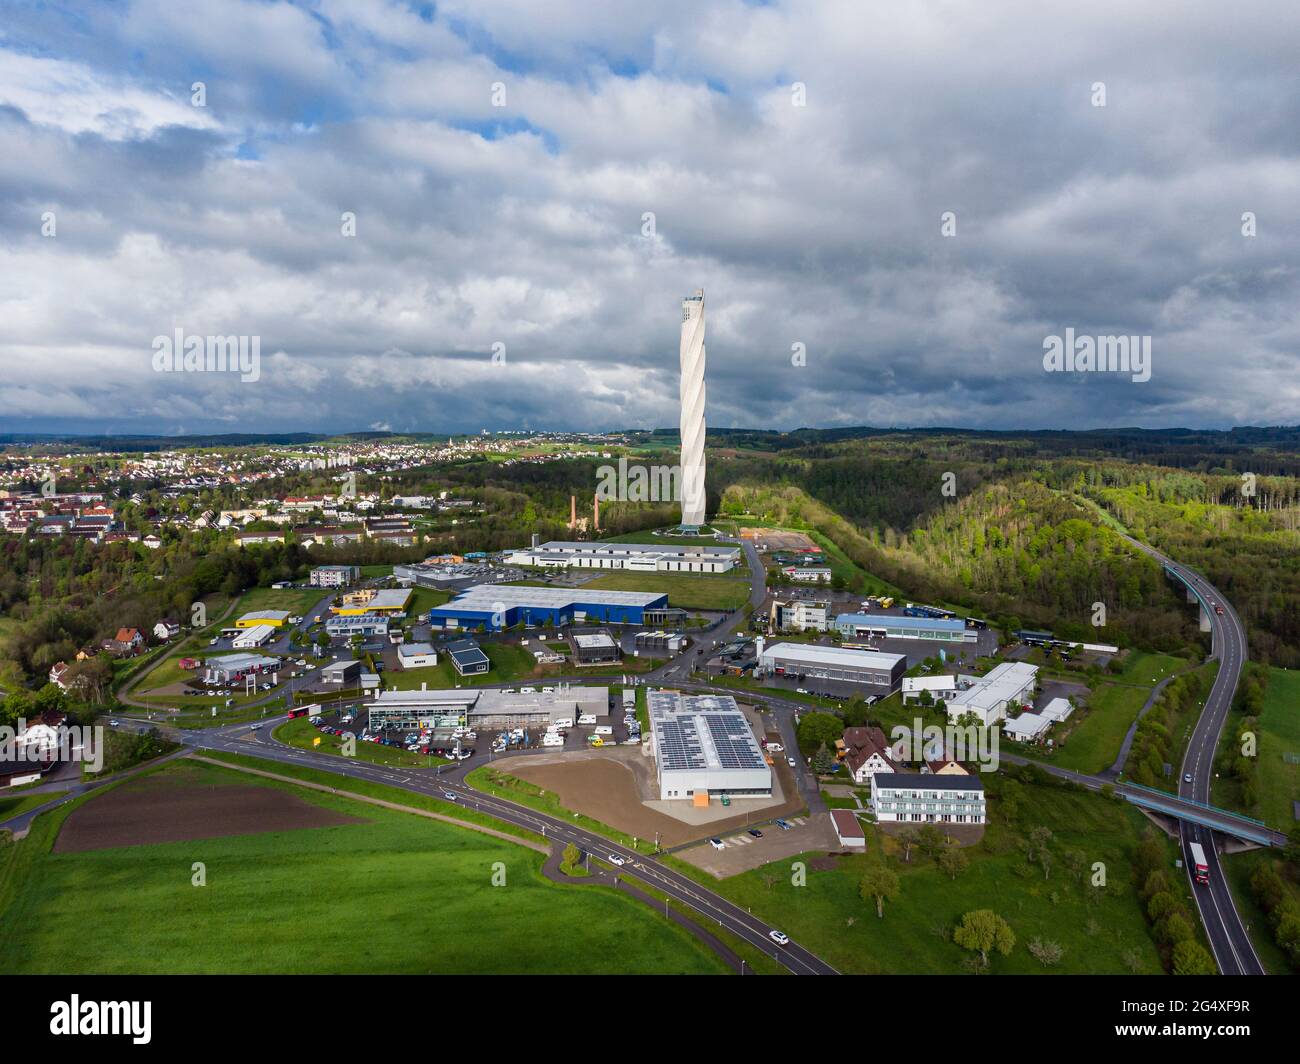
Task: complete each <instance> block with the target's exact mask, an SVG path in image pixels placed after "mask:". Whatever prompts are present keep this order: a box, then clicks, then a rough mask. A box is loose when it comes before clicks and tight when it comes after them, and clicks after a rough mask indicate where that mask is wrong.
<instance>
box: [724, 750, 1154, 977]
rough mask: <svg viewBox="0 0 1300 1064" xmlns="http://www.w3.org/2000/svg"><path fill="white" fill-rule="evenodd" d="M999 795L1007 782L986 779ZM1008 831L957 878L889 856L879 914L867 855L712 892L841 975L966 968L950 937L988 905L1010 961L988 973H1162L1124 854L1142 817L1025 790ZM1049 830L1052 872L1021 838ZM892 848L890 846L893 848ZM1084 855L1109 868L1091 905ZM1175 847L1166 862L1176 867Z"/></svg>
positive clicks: (999, 960)
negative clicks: (1054, 953)
mask: <svg viewBox="0 0 1300 1064" xmlns="http://www.w3.org/2000/svg"><path fill="white" fill-rule="evenodd" d="M984 779H985V786H986V788H987V791H988V793H989V794H990V795H992V796H995V801H994V803H993V805H994V807H995V808H996V795H997V794H998V793H999V792H1000V790H1001V788H1002V787H1004V786H1005V782H1006V781H1004V780H1002V779H1001V777H994V776H988V775H986V776H985V777H984ZM1019 821H1020V822H1019V823H1017V824H1016V825H1014V826H1010V825H1005V824H1001V823H998V822H997V820H996V814H995V821H994V822H993V823H991V824H989V825H988V829H987V834H986V835H985V838H984V840H983V841H982V842H981V843H979V844H978V845H977V846H975V847H972V848H970V849H968V850H967V854H968V856H969V857H970V866H969V867H968V868H967V870H966V871H965V872H964V873H962V874H961V875H960V876H958V878H957V879H956V880H955V881H953V880H951V879H949V878H948V877H947V876H945V875H944V874H942V873H941V872H940V871H939V870H938V868H937V867H936V866H935V863H934V862H933V861H932V860H930V859H928V858H925V857H922V856H921V855H920V854H919V853H917V852H916V851H915V850H914V851H913V853H912V860H911V863H908V864H905V863H903V861H902V859H901V855H900V854H898V853H895V852H891V854H890V856H888V857H886V858H885V860H886V861H887V862H888V864H889V867H890V868H891V869H893V870H894V871H895V872H896V873H897V875H898V878H899V881H900V890H899V894H898V896H897V898H896V899H895V900H894V901H892V902H886V903H885V915H884V919H883V920H881V919H877V917H876V912H875V906H874V903H869V902H864V901H863V900H862V899H861V898H860V897H859V895H858V881H859V879H860V877H861V874H862V870H863V866H864V865H865V863H866V861H867V858H866V857H863V856H855V857H850V858H845V859H842V860H841V862H840V863H839V864H838V865H837V866H836V868H835V869H834V870H829V871H814V870H813V869H812V868H811V867H809V868H808V871H807V885H806V886H795V885H793V883H792V872H791V863H792V862H793V861H804V862H805V863H806V862H807V861H809V860H811V859H812V858H814V857H815V856H817V855H815V854H807V855H802V856H800V857H797V858H792V859H790V860H786V861H777V862H773V863H772V864H769V865H764V866H763V867H761V868H758V869H755V870H753V871H750V872H745V873H742V874H741V875H738V876H733V877H731V878H729V879H725V880H723V881H722V882H721V883H720V884H719V885H718V887H717V889H719V890H720V891H721V892H722V893H724V894H726V895H727V896H728V897H730V898H731V899H732V900H733V901H735V902H737V903H738V904H741V905H746V906H749V907H750V908H751V909H752V910H753V911H754V913H755V914H756V915H759V916H761V917H762V918H763V919H765V920H768V921H770V922H771V923H772V924H774V925H775V926H777V927H779V928H780V929H781V930H783V931H785V932H786V933H788V934H790V935H792V936H793V937H795V938H796V939H797V940H798V941H799V942H800V943H802V944H803V945H806V946H807V947H808V948H809V949H811V950H812V951H813V952H814V953H817V954H818V955H820V956H821V957H823V958H825V959H826V960H827V961H829V962H830V963H831V964H833V965H835V967H836V968H838V969H840V971H842V972H845V973H864V974H895V973H897V974H932V973H959V972H961V971H963V970H964V969H963V961H964V958H965V957H967V956H968V954H966V953H965V951H963V950H962V949H960V948H959V947H958V946H956V945H955V944H954V943H953V942H952V941H951V940H950V937H951V936H950V934H948V932H949V931H950V930H951V928H952V927H954V926H955V925H956V924H957V923H958V922H959V921H960V919H961V916H962V914H963V913H965V912H969V911H971V910H974V909H992V910H993V911H994V912H996V913H998V914H999V915H1000V916H1002V917H1003V918H1004V919H1005V920H1006V921H1007V922H1008V923H1009V924H1010V925H1011V928H1012V930H1013V931H1014V933H1015V935H1016V945H1015V948H1014V949H1013V950H1012V953H1011V955H1010V956H1007V957H1002V956H998V955H994V956H993V957H992V958H991V969H992V971H993V972H995V973H1018V974H1046V973H1049V972H1051V973H1067V974H1097V973H1108V972H1110V973H1119V972H1127V971H1129V968H1128V967H1127V965H1126V962H1125V953H1126V951H1131V954H1132V957H1133V958H1134V959H1135V960H1136V961H1137V964H1138V970H1139V971H1140V972H1143V973H1152V974H1155V973H1159V972H1160V971H1161V970H1162V969H1161V964H1160V957H1159V954H1158V952H1157V950H1156V946H1155V944H1154V942H1153V941H1152V939H1151V937H1150V935H1149V934H1148V931H1147V926H1146V922H1145V920H1144V918H1143V913H1142V907H1141V903H1140V901H1139V899H1138V896H1137V893H1136V890H1135V887H1134V885H1133V884H1132V882H1131V878H1132V873H1131V866H1130V864H1129V858H1128V852H1129V850H1130V849H1131V847H1132V846H1133V845H1134V844H1135V843H1136V842H1137V840H1138V838H1139V831H1140V830H1141V827H1142V825H1143V824H1144V821H1143V820H1142V817H1141V815H1140V814H1139V813H1138V812H1137V811H1136V810H1135V809H1133V808H1131V807H1129V806H1126V805H1124V804H1121V803H1117V802H1114V801H1111V800H1108V799H1105V798H1101V797H1099V796H1097V795H1093V794H1087V793H1080V792H1076V791H1073V790H1069V789H1065V788H1061V787H1056V786H1026V787H1025V800H1024V803H1023V811H1022V812H1021V814H1020V818H1019ZM1036 825H1044V826H1047V827H1049V828H1050V829H1051V831H1052V832H1053V836H1054V837H1053V839H1052V842H1051V844H1050V845H1051V850H1052V852H1053V853H1054V854H1055V855H1056V860H1055V864H1054V867H1053V870H1052V874H1051V878H1050V879H1046V880H1045V879H1044V877H1043V872H1042V869H1041V868H1039V867H1038V866H1036V865H1035V866H1033V867H1030V866H1028V865H1027V863H1026V861H1025V858H1024V857H1023V856H1022V854H1021V850H1020V848H1019V842H1020V840H1021V839H1023V838H1025V837H1027V835H1028V832H1029V829H1030V828H1031V827H1033V826H1036ZM866 831H867V834H868V846H869V847H870V848H871V849H873V850H875V851H877V852H879V850H880V848H881V845H882V844H881V837H880V835H879V833H878V832H877V831H876V829H874V828H872V827H871V826H870V825H866ZM891 848H892V843H891ZM1071 850H1073V851H1077V852H1078V853H1079V854H1080V855H1082V862H1083V868H1084V872H1085V873H1086V872H1087V869H1088V868H1089V867H1090V866H1091V865H1092V864H1093V862H1098V861H1100V862H1102V863H1104V864H1105V866H1106V874H1107V880H1108V883H1109V884H1110V888H1109V889H1108V890H1107V891H1106V892H1105V894H1104V896H1102V897H1100V898H1097V899H1095V900H1089V899H1087V898H1086V897H1085V892H1086V888H1085V887H1084V886H1083V885H1082V883H1081V882H1080V879H1079V876H1078V875H1077V874H1072V873H1071V872H1070V871H1068V870H1067V867H1066V865H1065V862H1064V856H1063V855H1064V854H1065V853H1066V852H1067V851H1071ZM1173 857H1174V853H1173V849H1172V847H1171V848H1170V867H1171V870H1172V866H1173ZM1035 937H1040V938H1042V939H1046V940H1050V941H1053V942H1057V943H1059V944H1060V945H1062V946H1063V947H1064V948H1065V953H1064V956H1063V959H1062V961H1061V963H1060V964H1059V965H1058V966H1056V967H1054V968H1044V967H1043V966H1042V965H1040V963H1039V962H1038V961H1037V960H1035V959H1034V958H1033V957H1032V956H1031V955H1030V954H1029V952H1028V950H1027V948H1026V947H1027V944H1028V943H1029V942H1030V940H1032V939H1033V938H1035Z"/></svg>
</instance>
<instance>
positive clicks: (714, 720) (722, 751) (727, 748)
mask: <svg viewBox="0 0 1300 1064" xmlns="http://www.w3.org/2000/svg"><path fill="white" fill-rule="evenodd" d="M702 719H703V720H704V722H705V724H707V725H708V728H709V736H710V738H712V739H713V749H714V750H715V751H716V752H717V755H718V763H719V764H720V765H721V766H722V767H723V768H761V767H762V766H763V765H764V764H765V762H764V761H763V757H762V754H760V753H759V750H758V747H757V745H756V744H755V743H754V737H753V734H752V733H751V732H750V730H749V725H748V724H747V723H746V722H745V718H744V717H743V716H741V714H740V713H739V712H736V713H725V714H724V713H705V714H703V716H702Z"/></svg>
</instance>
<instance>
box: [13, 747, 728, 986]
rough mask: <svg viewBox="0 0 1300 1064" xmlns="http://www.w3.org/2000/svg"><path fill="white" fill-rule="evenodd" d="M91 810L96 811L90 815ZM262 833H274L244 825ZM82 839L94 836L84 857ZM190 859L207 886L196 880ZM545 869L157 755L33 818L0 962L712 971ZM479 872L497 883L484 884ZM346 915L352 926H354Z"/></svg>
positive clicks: (359, 807)
mask: <svg viewBox="0 0 1300 1064" xmlns="http://www.w3.org/2000/svg"><path fill="white" fill-rule="evenodd" d="M96 803H107V804H108V805H110V806H111V808H109V809H108V812H107V813H100V814H96V812H95V808H96ZM100 808H101V809H103V808H105V807H104V806H101V807H100ZM177 810H179V811H180V812H179V814H178V813H177V812H176V811H177ZM106 817H107V819H105V818H106ZM79 819H80V820H81V824H80V826H78V820H79ZM267 822H273V823H274V825H275V829H274V830H259V826H260V825H264V824H265V823H267ZM97 828H98V829H102V830H96V829H97ZM236 830H238V831H240V832H241V833H238V834H235V833H231V832H233V831H236ZM97 835H99V836H101V837H100V838H99V839H98V841H100V842H108V843H109V844H108V845H102V846H95V845H94V843H95V842H96V841H97V840H96V836H97ZM182 835H184V836H187V837H184V838H182V837H180V836H182ZM65 838H66V839H69V840H73V842H74V843H75V844H74V845H69V844H68V843H66V842H65ZM87 844H90V845H89V846H88V845H87ZM195 862H201V863H202V865H203V872H204V876H205V885H201V886H196V885H194V883H193V877H194V876H195V874H196V873H195V871H194V867H193V866H194V864H195ZM541 862H542V856H541V854H539V853H537V852H535V851H533V850H529V849H525V848H523V847H520V846H518V845H516V844H514V843H511V842H508V841H505V840H503V839H497V838H493V837H490V836H486V835H483V834H481V833H478V832H475V831H472V830H469V829H466V828H460V827H456V826H453V825H450V824H446V823H442V822H439V821H432V820H428V819H425V818H422V817H418V816H415V815H411V814H408V813H402V812H398V811H395V810H389V809H384V808H380V807H377V806H372V805H368V804H362V803H358V802H356V801H352V800H350V799H348V798H345V797H342V796H334V795H327V794H321V793H318V792H314V791H307V790H304V789H301V788H299V787H296V786H294V785H292V784H285V783H279V782H276V781H270V780H262V779H259V778H257V777H253V776H248V775H245V774H242V773H239V772H236V771H233V770H230V769H226V768H224V767H218V766H213V765H208V764H203V763H197V762H181V763H173V764H170V765H168V766H166V767H164V768H161V769H159V770H157V771H156V772H153V773H150V774H148V775H146V776H143V777H139V778H136V779H132V780H130V781H127V782H125V783H122V784H119V785H117V786H116V787H113V788H109V789H106V790H104V791H100V792H96V793H95V794H94V795H93V796H89V797H88V798H85V799H82V800H80V801H78V802H76V803H70V804H69V805H68V806H65V807H62V808H61V809H59V810H55V811H54V812H52V813H50V814H47V815H45V816H42V817H40V818H38V820H37V821H36V825H35V826H34V828H33V831H32V833H31V835H29V836H28V838H27V839H25V840H23V841H22V842H20V843H17V844H15V845H13V846H12V847H10V848H9V849H8V850H7V852H4V853H3V854H2V855H0V906H2V907H3V913H2V914H0V969H3V970H4V971H7V972H10V973H54V972H84V973H104V974H113V973H122V972H138V973H164V974H168V973H224V972H245V973H261V972H286V973H324V972H330V973H334V972H337V973H379V972H392V973H416V972H420V973H424V972H438V973H464V974H469V973H475V974H479V973H507V972H509V973H515V972H518V973H542V972H545V973H612V972H637V973H672V974H713V973H720V972H722V971H723V970H724V969H723V967H722V964H721V962H720V961H718V960H717V959H716V958H715V957H714V955H712V954H711V953H709V952H708V951H707V950H706V949H705V948H704V947H703V946H701V945H699V944H698V943H697V942H696V941H695V940H694V939H692V938H691V937H690V936H689V935H688V934H686V932H684V931H682V930H680V929H679V928H677V927H675V926H673V925H671V924H669V923H667V922H666V921H664V920H663V919H662V918H660V917H657V916H656V915H655V914H654V913H652V912H651V911H650V910H648V909H646V908H643V907H641V906H640V905H638V903H636V902H633V901H632V900H631V899H629V898H625V897H620V896H618V895H616V894H614V893H613V892H612V891H609V890H607V889H606V888H603V887H595V886H567V885H560V884H556V883H552V882H550V881H549V880H546V879H545V878H543V877H542V875H541V874H540V868H541ZM494 867H495V868H503V869H504V873H505V883H506V885H505V886H500V887H493V886H492V885H491V882H492V876H493V872H494ZM348 912H351V913H354V914H358V915H359V914H364V916H365V925H364V928H362V927H360V926H359V925H358V922H357V920H355V919H350V918H341V916H342V915H345V914H346V913H348ZM88 913H92V914H94V933H93V934H88V933H86V920H87V914H88Z"/></svg>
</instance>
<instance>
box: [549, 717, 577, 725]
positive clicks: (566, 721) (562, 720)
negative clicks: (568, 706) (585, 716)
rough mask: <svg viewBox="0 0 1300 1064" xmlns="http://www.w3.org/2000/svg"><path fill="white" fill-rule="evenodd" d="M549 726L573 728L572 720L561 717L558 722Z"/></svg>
mask: <svg viewBox="0 0 1300 1064" xmlns="http://www.w3.org/2000/svg"><path fill="white" fill-rule="evenodd" d="M551 726H552V727H553V728H572V727H573V718H572V717H561V718H560V719H559V720H557V721H555V722H553V723H552V725H551Z"/></svg>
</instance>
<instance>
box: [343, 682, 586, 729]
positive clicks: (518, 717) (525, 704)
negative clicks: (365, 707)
mask: <svg viewBox="0 0 1300 1064" xmlns="http://www.w3.org/2000/svg"><path fill="white" fill-rule="evenodd" d="M369 712H370V727H371V728H382V727H392V728H401V729H403V730H411V729H415V728H446V727H455V726H457V725H458V724H467V725H469V726H470V727H476V728H492V729H496V728H538V727H546V726H547V725H550V724H553V723H555V722H556V721H557V720H577V719H578V718H579V717H581V716H586V715H590V716H596V717H604V716H607V715H608V713H609V688H608V687H572V686H560V687H557V688H556V689H555V690H554V691H536V692H532V693H527V694H516V693H515V692H512V691H498V690H495V689H493V688H485V689H483V690H452V691H429V690H419V691H381V692H380V693H379V695H378V697H377V698H376V699H375V701H374V702H373V703H371V705H370V710H369Z"/></svg>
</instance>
